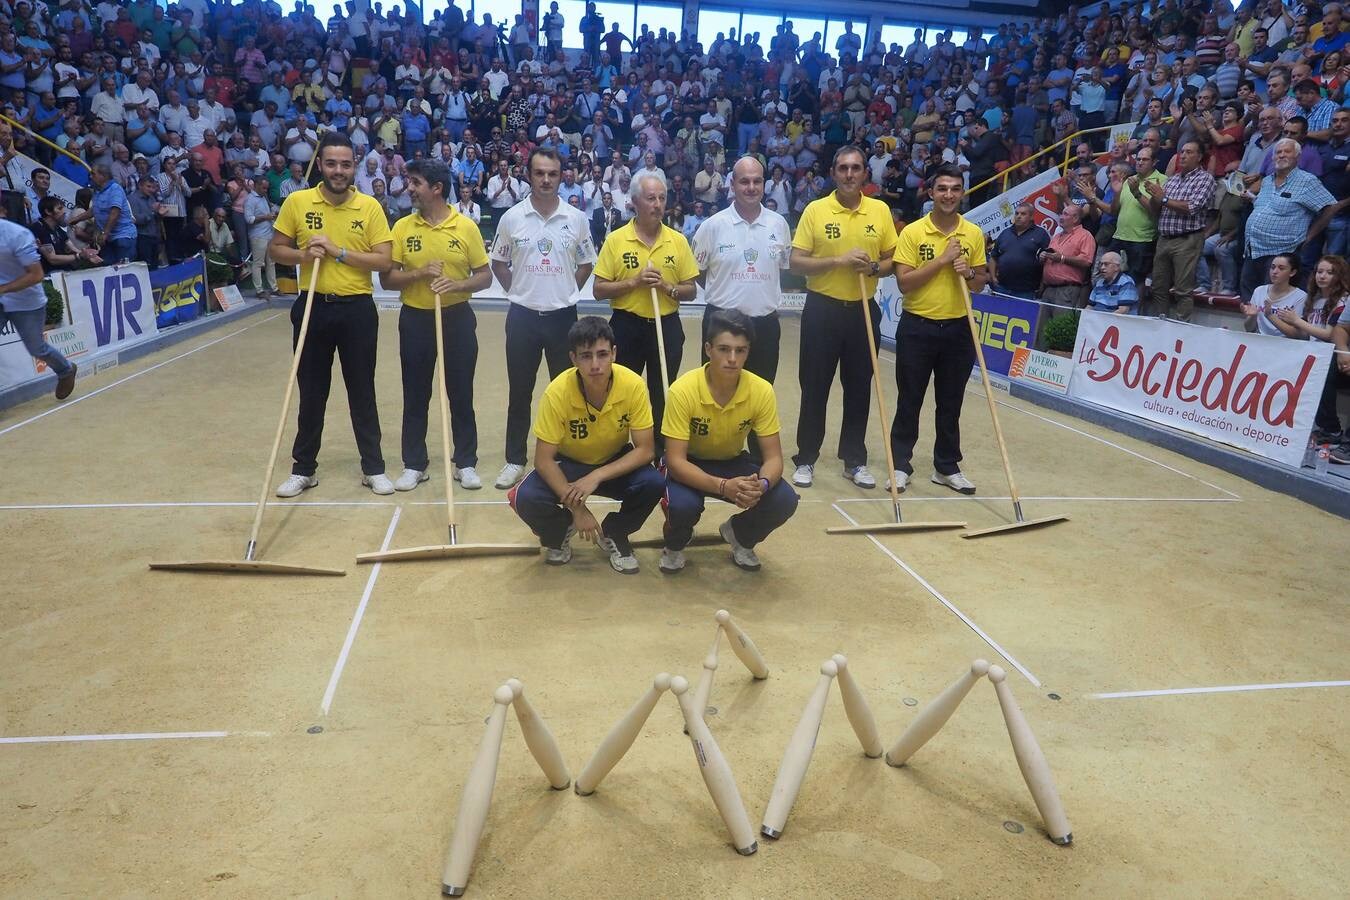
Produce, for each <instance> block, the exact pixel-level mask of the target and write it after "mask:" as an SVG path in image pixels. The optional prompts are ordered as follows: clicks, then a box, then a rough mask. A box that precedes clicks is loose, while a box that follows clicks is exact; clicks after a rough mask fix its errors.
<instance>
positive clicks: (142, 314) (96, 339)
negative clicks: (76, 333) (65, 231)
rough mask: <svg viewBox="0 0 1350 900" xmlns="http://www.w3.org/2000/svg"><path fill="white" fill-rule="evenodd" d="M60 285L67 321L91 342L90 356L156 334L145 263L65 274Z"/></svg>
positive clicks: (147, 270)
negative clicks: (81, 330) (64, 298)
mask: <svg viewBox="0 0 1350 900" xmlns="http://www.w3.org/2000/svg"><path fill="white" fill-rule="evenodd" d="M63 281H64V283H65V291H64V293H65V295H66V308H67V309H68V310H69V313H68V315H69V318H70V321H71V323H72V324H74V325H77V326H80V327H81V328H83V329H85V333H86V334H87V335H89V336H90V337H91V338H92V343H90V344H89V347H90V350H91V352H93V353H99V352H102V351H104V350H108V349H112V348H118V347H122V346H125V345H130V344H137V343H140V342H141V341H143V340H146V339H148V338H152V337H154V336H155V335H156V334H157V333H158V331H159V329H158V328H157V327H156V325H155V298H154V294H153V293H152V292H151V289H150V270H149V269H148V268H147V267H146V265H145V263H143V262H133V263H126V264H124V265H119V266H106V267H104V268H101V269H85V270H83V271H80V272H66V273H65V275H64V278H63Z"/></svg>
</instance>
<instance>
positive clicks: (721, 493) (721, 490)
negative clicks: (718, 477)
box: [717, 478, 727, 500]
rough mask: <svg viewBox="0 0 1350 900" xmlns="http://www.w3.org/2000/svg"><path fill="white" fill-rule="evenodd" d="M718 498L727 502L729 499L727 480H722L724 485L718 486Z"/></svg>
mask: <svg viewBox="0 0 1350 900" xmlns="http://www.w3.org/2000/svg"><path fill="white" fill-rule="evenodd" d="M717 496H718V497H720V498H722V499H723V500H725V499H726V498H727V480H726V479H725V478H723V479H722V483H721V484H719V485H718V486H717Z"/></svg>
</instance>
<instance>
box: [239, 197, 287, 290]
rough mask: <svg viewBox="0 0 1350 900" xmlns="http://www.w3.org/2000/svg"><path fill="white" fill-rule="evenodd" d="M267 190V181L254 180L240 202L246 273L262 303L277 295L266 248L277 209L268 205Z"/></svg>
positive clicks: (278, 208) (273, 272)
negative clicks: (245, 238) (245, 235)
mask: <svg viewBox="0 0 1350 900" xmlns="http://www.w3.org/2000/svg"><path fill="white" fill-rule="evenodd" d="M268 190H269V186H268V183H267V179H265V178H255V179H254V180H253V190H252V192H251V193H250V194H249V195H248V197H247V199H245V201H244V221H245V222H246V223H247V225H248V245H249V273H250V276H251V278H252V281H253V289H254V290H255V291H257V293H258V296H259V297H260V298H262V299H263V300H271V299H272V295H273V294H275V293H276V292H277V266H276V262H275V261H274V260H273V259H272V256H271V253H270V252H269V251H268V248H267V245H268V243H270V242H271V240H272V234H273V228H272V223H273V222H275V221H276V218H277V213H278V212H279V211H280V207H279V206H277V205H276V204H274V203H272V201H271V199H270V198H269V197H268ZM264 272H266V280H265V281H264V280H263V274H264Z"/></svg>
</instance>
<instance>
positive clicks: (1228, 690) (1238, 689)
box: [1087, 681, 1350, 700]
mask: <svg viewBox="0 0 1350 900" xmlns="http://www.w3.org/2000/svg"><path fill="white" fill-rule="evenodd" d="M1328 687H1350V681H1287V682H1284V683H1283V684H1229V685H1220V686H1219V687H1194V688H1166V689H1164V690H1158V691H1116V692H1114V693H1110V694H1088V695H1087V696H1088V699H1089V700H1118V699H1120V698H1122V697H1172V696H1175V695H1178V694H1238V693H1243V692H1245V691H1290V690H1295V689H1297V688H1328Z"/></svg>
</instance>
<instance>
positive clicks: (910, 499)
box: [836, 494, 1242, 503]
mask: <svg viewBox="0 0 1350 900" xmlns="http://www.w3.org/2000/svg"><path fill="white" fill-rule="evenodd" d="M1019 499H1022V500H1062V501H1065V502H1070V501H1071V502H1075V503H1241V502H1242V501H1241V499H1240V498H1237V497H1029V496H1026V495H1019ZM983 500H1012V497H993V496H990V495H988V494H981V495H979V496H978V497H909V496H906V497H905V502H906V503H923V502H928V503H979V502H981V501H983ZM836 502H838V503H890V502H891V498H890V497H850V498H846V499H841V500H838V501H836Z"/></svg>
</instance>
